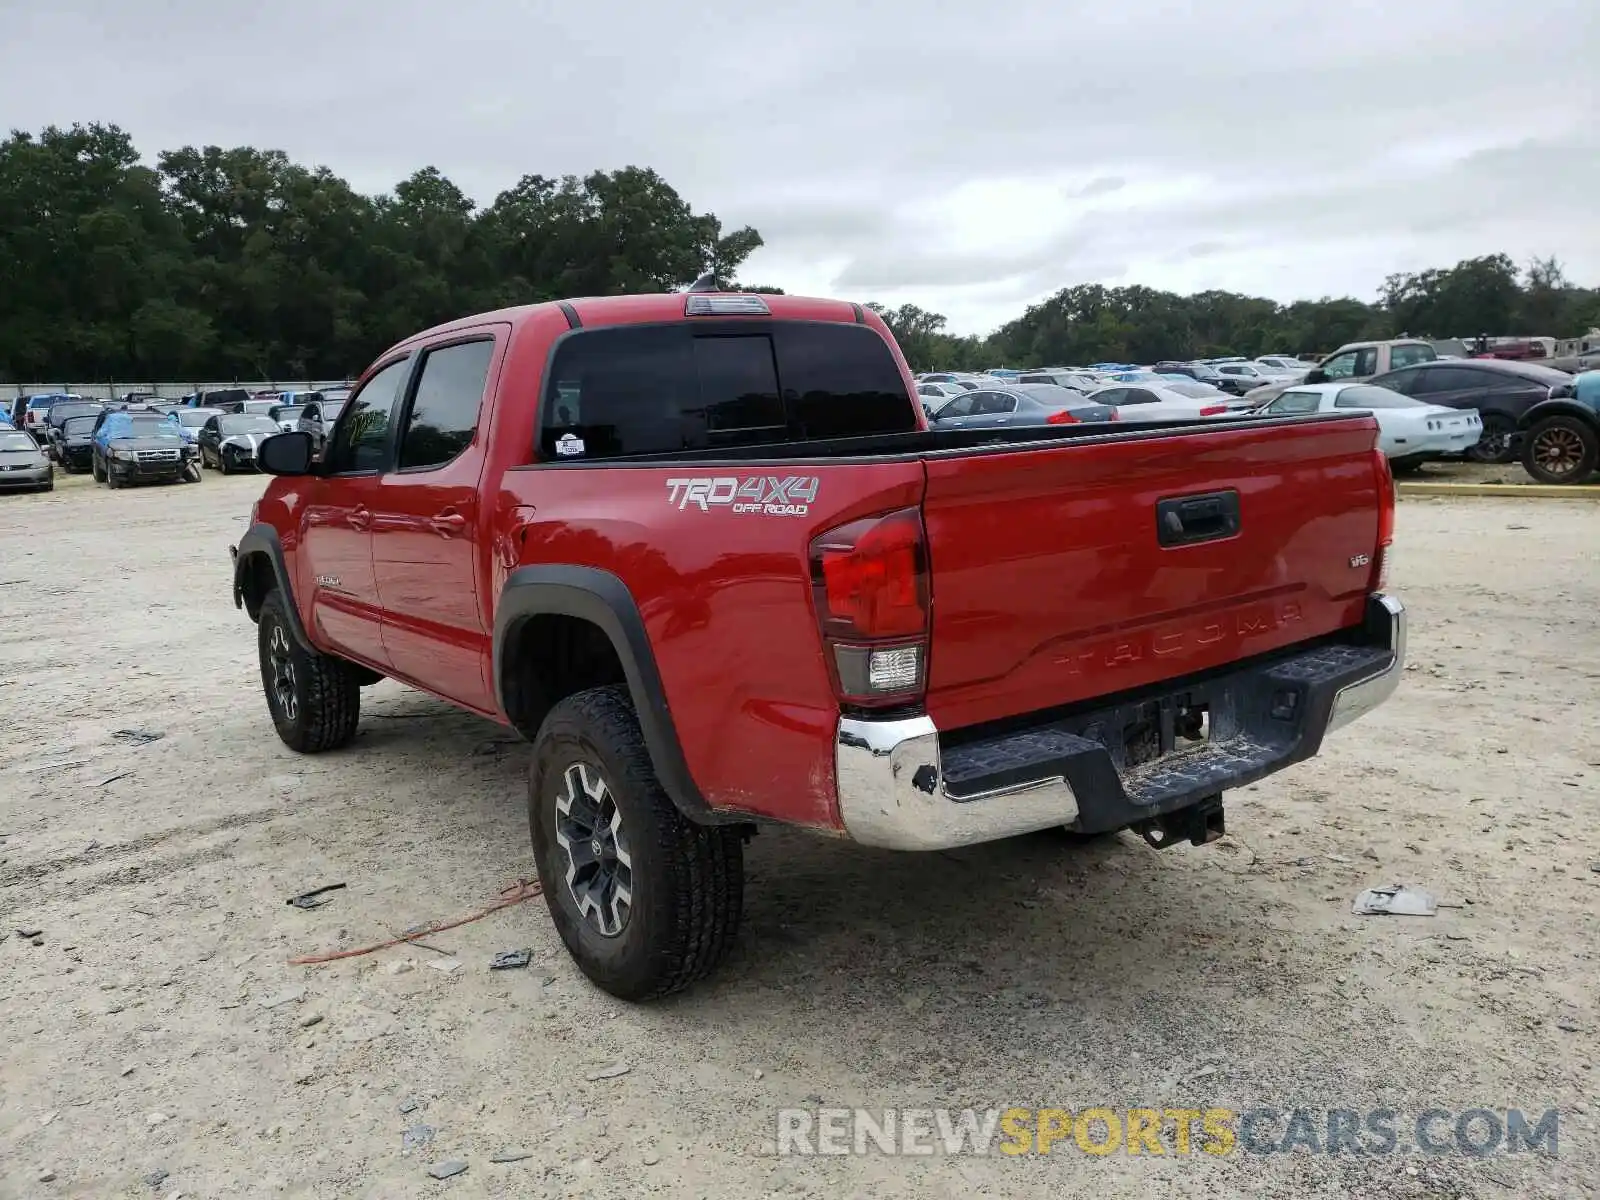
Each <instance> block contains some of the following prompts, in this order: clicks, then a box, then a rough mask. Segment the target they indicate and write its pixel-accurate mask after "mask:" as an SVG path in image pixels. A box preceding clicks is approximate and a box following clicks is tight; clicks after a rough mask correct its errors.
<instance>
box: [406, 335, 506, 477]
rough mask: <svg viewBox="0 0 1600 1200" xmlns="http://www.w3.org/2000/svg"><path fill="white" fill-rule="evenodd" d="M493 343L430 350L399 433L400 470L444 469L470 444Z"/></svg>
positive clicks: (471, 343)
mask: <svg viewBox="0 0 1600 1200" xmlns="http://www.w3.org/2000/svg"><path fill="white" fill-rule="evenodd" d="M493 356H494V342H493V341H492V340H487V339H486V340H483V341H476V342H461V343H458V344H457V345H454V346H441V347H440V348H439V349H437V350H429V351H428V352H427V354H426V355H425V356H424V357H423V359H422V375H421V378H420V379H419V380H418V382H417V390H416V394H415V395H414V396H413V397H412V398H411V407H410V409H409V411H408V412H407V413H406V423H405V428H404V429H403V430H401V433H400V463H399V465H400V469H401V470H402V471H407V470H427V469H430V468H432V467H442V466H444V465H445V464H446V463H448V462H449V461H450V460H451V459H453V458H455V457H456V455H458V454H460V453H461V452H462V451H463V450H465V449H466V448H467V446H468V445H469V444H470V443H471V442H472V435H473V434H474V433H475V432H476V431H477V428H478V408H479V406H480V405H481V404H482V402H483V387H484V384H485V383H486V382H487V381H488V378H489V360H490V359H491V358H492V357H493Z"/></svg>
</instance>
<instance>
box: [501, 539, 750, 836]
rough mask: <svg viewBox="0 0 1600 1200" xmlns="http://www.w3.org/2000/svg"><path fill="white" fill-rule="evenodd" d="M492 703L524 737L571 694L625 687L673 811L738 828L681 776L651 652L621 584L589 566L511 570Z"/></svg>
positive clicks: (686, 774)
mask: <svg viewBox="0 0 1600 1200" xmlns="http://www.w3.org/2000/svg"><path fill="white" fill-rule="evenodd" d="M493 671H494V687H495V696H496V699H497V700H498V702H499V704H500V709H501V711H502V712H504V713H505V714H506V716H507V717H508V718H509V719H510V721H511V723H512V725H513V726H514V727H516V728H517V730H518V731H519V732H521V733H522V734H523V735H524V736H525V737H528V738H529V739H532V738H533V736H534V735H535V734H537V732H538V725H539V723H540V722H542V721H543V719H544V715H545V714H546V713H548V712H549V710H550V709H551V708H552V707H554V705H555V704H557V703H559V702H560V701H561V700H563V699H565V698H566V697H567V696H570V695H572V694H574V693H575V692H578V691H582V690H585V689H587V688H589V687H598V686H603V685H605V684H608V683H622V684H625V685H626V686H627V689H628V694H629V696H630V697H631V699H632V701H633V707H634V712H635V714H636V715H637V717H638V720H639V728H640V731H641V732H642V733H643V735H644V742H645V747H646V749H647V750H648V751H649V753H650V761H651V764H652V765H653V766H654V768H655V772H656V777H657V778H658V779H659V780H660V782H661V786H662V788H663V789H664V790H665V791H666V793H667V795H668V796H669V797H670V798H671V800H672V802H673V804H674V805H676V806H677V808H678V811H679V812H681V813H682V814H683V815H684V816H685V817H687V818H688V819H690V820H692V821H695V822H698V823H700V824H714V823H724V822H733V821H736V820H737V821H747V820H748V819H749V818H748V817H736V816H734V815H728V816H723V815H722V814H719V813H717V812H715V811H713V810H712V809H711V807H710V806H709V805H708V804H707V803H706V800H705V797H704V796H703V795H702V794H701V792H700V789H699V787H698V786H697V785H696V784H695V782H694V777H693V776H692V775H691V774H690V771H689V764H688V762H687V761H686V760H685V759H684V756H683V747H682V744H681V743H680V742H679V740H678V733H677V729H676V727H675V725H674V724H673V720H672V713H671V711H670V710H669V708H668V706H667V698H666V692H665V690H664V689H663V687H662V683H661V674H660V671H659V670H658V668H657V666H656V660H655V652H654V651H653V650H652V648H651V646H650V637H649V634H648V633H647V632H646V631H645V627H644V619H643V618H642V617H641V616H640V615H639V606H638V605H637V604H636V603H635V602H634V599H633V596H632V594H631V593H630V592H629V591H628V588H627V585H626V584H624V583H623V582H622V580H621V579H619V578H617V576H615V575H613V574H612V573H611V572H609V571H602V570H600V569H598V568H595V567H579V566H567V565H540V566H527V567H519V568H517V569H516V570H514V571H512V572H511V574H510V575H509V576H508V577H507V579H506V582H505V585H504V587H502V588H501V591H500V598H499V603H498V604H497V606H496V608H495V619H494V655H493Z"/></svg>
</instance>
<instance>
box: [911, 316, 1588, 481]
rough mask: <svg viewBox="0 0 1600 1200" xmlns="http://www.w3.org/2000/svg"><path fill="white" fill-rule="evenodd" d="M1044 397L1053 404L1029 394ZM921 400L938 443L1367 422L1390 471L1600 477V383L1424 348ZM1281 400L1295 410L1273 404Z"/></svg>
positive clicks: (1060, 377)
mask: <svg viewBox="0 0 1600 1200" xmlns="http://www.w3.org/2000/svg"><path fill="white" fill-rule="evenodd" d="M1039 386H1044V387H1048V388H1051V389H1055V390H1054V391H1052V392H1050V393H1049V394H1048V396H1047V397H1046V396H1040V395H1036V394H1032V393H1030V391H1029V390H1028V389H1029V388H1030V387H1039ZM917 392H918V396H919V399H920V400H921V402H922V408H923V412H924V414H925V415H926V416H927V418H928V423H929V426H930V427H931V428H933V429H940V428H947V427H972V426H973V425H992V426H1005V425H1038V424H1061V423H1066V422H1067V421H1068V420H1069V417H1068V416H1067V415H1063V414H1070V420H1071V421H1073V422H1081V421H1089V420H1116V421H1132V420H1146V421H1160V420H1179V419H1190V420H1192V419H1201V418H1234V417H1239V416H1242V415H1249V414H1260V415H1264V416H1277V415H1288V414H1291V413H1297V412H1320V411H1324V410H1325V409H1327V408H1370V409H1372V411H1374V413H1375V414H1377V415H1378V420H1379V425H1380V427H1381V428H1383V429H1384V431H1385V433H1384V445H1385V451H1386V453H1388V454H1389V455H1390V457H1391V460H1392V462H1393V465H1394V466H1395V468H1396V469H1401V470H1403V469H1406V468H1408V467H1413V466H1416V465H1418V464H1420V463H1423V462H1428V461H1432V460H1435V459H1438V458H1449V457H1464V458H1467V459H1470V460H1472V461H1475V462H1480V463H1498V464H1504V463H1510V462H1513V461H1516V460H1518V459H1519V458H1520V459H1521V461H1522V465H1523V466H1524V468H1525V469H1526V470H1527V472H1528V474H1529V475H1530V476H1532V478H1533V479H1535V480H1536V481H1538V482H1540V483H1558V484H1560V483H1581V482H1583V481H1585V480H1587V479H1588V478H1589V477H1590V476H1592V475H1594V473H1595V472H1596V471H1597V470H1600V371H1591V372H1587V373H1584V374H1580V375H1577V376H1573V375H1569V374H1567V373H1566V372H1564V371H1561V370H1557V369H1555V368H1553V367H1550V366H1547V365H1545V364H1542V363H1537V362H1529V361H1522V360H1516V359H1500V358H1492V357H1474V358H1457V357H1442V356H1440V355H1439V353H1438V352H1437V350H1436V349H1435V347H1434V345H1433V344H1431V343H1429V342H1426V341H1423V340H1421V339H1417V338H1395V339H1390V340H1387V341H1371V342H1354V343H1350V344H1348V345H1345V346H1341V347H1339V349H1337V350H1336V351H1334V352H1333V353H1332V354H1330V355H1328V356H1327V357H1326V358H1324V359H1323V360H1322V361H1321V362H1320V363H1316V364H1313V363H1308V362H1306V361H1305V360H1303V359H1298V358H1293V357H1290V356H1287V355H1263V356H1262V357H1261V358H1258V359H1254V360H1246V359H1243V358H1230V359H1209V360H1197V361H1190V362H1179V361H1176V360H1167V361H1160V362H1157V363H1155V364H1153V365H1152V366H1150V367H1139V366H1138V365H1136V364H1132V363H1109V362H1106V363H1093V364H1091V365H1090V366H1088V367H1044V368H1037V369H1032V370H1026V371H1021V370H1015V369H1010V368H994V369H993V370H991V371H987V372H981V373H974V372H949V371H947V372H936V373H929V374H925V375H922V376H919V377H918V383H917ZM1291 393H1292V395H1291ZM1284 396H1290V399H1289V400H1288V402H1287V403H1286V404H1279V403H1277V402H1278V401H1279V400H1280V399H1281V398H1282V397H1284ZM1041 401H1047V403H1040V402H1041ZM1102 414H1103V415H1102Z"/></svg>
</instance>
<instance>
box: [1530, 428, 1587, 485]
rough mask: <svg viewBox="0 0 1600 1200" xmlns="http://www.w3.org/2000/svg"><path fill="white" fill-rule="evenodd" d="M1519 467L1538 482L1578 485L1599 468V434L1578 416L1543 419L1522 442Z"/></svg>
mask: <svg viewBox="0 0 1600 1200" xmlns="http://www.w3.org/2000/svg"><path fill="white" fill-rule="evenodd" d="M1522 465H1523V467H1524V468H1526V469H1527V472H1528V474H1529V475H1531V476H1533V478H1534V479H1536V480H1537V481H1538V482H1540V483H1557V484H1561V483H1582V482H1583V481H1584V480H1585V479H1587V478H1588V477H1589V476H1591V475H1593V474H1594V472H1595V467H1596V466H1597V465H1600V433H1597V432H1596V430H1595V427H1594V426H1593V425H1590V424H1588V423H1587V422H1585V421H1583V420H1581V419H1579V418H1578V417H1546V418H1545V419H1544V420H1542V421H1540V422H1539V423H1538V424H1537V425H1535V426H1534V427H1533V428H1532V429H1530V430H1529V431H1528V434H1527V437H1526V438H1525V439H1524V440H1523V443H1522Z"/></svg>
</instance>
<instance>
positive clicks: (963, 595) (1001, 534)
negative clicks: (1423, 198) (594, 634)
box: [490, 414, 1378, 828]
mask: <svg viewBox="0 0 1600 1200" xmlns="http://www.w3.org/2000/svg"><path fill="white" fill-rule="evenodd" d="M1376 432H1377V431H1376V425H1375V423H1374V422H1373V420H1372V418H1371V417H1370V416H1368V415H1365V414H1351V415H1349V416H1345V415H1336V416H1331V417H1330V416H1320V415H1313V416H1308V417H1293V418H1285V419H1273V420H1263V419H1241V420H1226V421H1206V422H1177V423H1173V424H1170V425H1141V426H1139V427H1137V428H1134V429H1128V428H1116V427H1111V428H1105V427H1091V426H1083V427H1071V426H1069V427H1065V428H1061V427H1044V428H1039V429H1021V430H1005V431H1000V432H998V433H997V432H996V431H992V430H961V431H944V432H937V433H936V432H930V431H918V432H913V433H905V434H893V435H886V436H879V437H873V438H857V439H846V440H840V441H838V442H823V443H818V442H808V443H802V444H796V445H771V446H762V445H754V446H748V447H742V448H739V449H736V450H735V449H724V450H713V451H704V452H690V453H678V454H662V455H641V456H636V457H630V458H612V459H608V460H606V461H605V462H604V463H603V464H602V463H584V462H574V463H561V462H545V463H540V464H537V465H530V466H525V467H516V468H513V469H511V470H509V471H507V472H506V474H505V475H504V476H503V485H502V492H501V498H500V500H499V502H498V503H499V504H500V506H501V507H502V509H503V510H505V511H512V510H515V511H520V512H530V511H536V513H537V515H536V517H535V518H534V519H533V520H532V521H531V522H530V523H529V524H527V526H526V528H525V532H524V533H523V534H522V535H521V536H522V549H521V561H522V562H523V563H539V562H551V563H575V564H583V565H586V566H589V567H594V568H598V569H600V570H603V571H606V572H609V573H611V574H614V575H615V576H616V577H617V578H618V580H619V581H620V582H621V583H622V584H623V585H624V586H625V587H626V589H627V591H628V592H629V593H630V594H631V595H633V596H635V597H638V598H639V606H640V618H641V620H642V623H643V626H644V632H645V634H646V635H647V637H648V639H649V643H650V646H651V649H652V652H653V654H654V656H655V658H656V661H657V664H658V666H659V671H660V677H661V680H662V689H663V692H664V702H665V708H666V710H667V712H668V713H669V714H670V720H671V721H672V723H673V725H674V727H675V730H676V735H677V739H678V741H679V742H680V743H681V745H682V747H683V751H684V756H685V760H686V765H687V767H688V769H689V772H690V773H691V774H692V776H693V778H694V779H695V780H696V781H697V783H698V785H699V787H700V789H701V791H702V792H703V793H704V799H705V801H706V802H707V804H709V805H710V806H711V807H713V808H722V809H729V810H735V811H749V812H765V813H767V814H768V815H774V816H781V818H782V819H785V820H789V821H794V822H799V823H804V824H814V825H817V826H822V827H833V828H837V823H838V813H837V809H836V801H835V796H836V791H837V789H836V786H835V779H834V773H835V764H834V742H835V738H836V735H837V726H838V721H839V717H840V704H839V701H838V700H837V698H836V696H835V693H834V688H833V684H832V682H831V680H830V676H829V669H828V666H827V664H826V662H825V660H824V655H823V653H822V650H821V644H820V640H819V634H818V617H817V610H816V606H815V599H814V596H813V588H812V579H811V571H810V561H809V549H810V546H811V543H812V540H813V539H814V538H815V537H816V536H817V535H818V534H819V533H821V532H823V531H824V530H828V529H832V528H835V527H837V526H839V525H841V524H843V523H846V522H849V521H853V520H856V519H858V518H862V517H867V516H870V515H874V514H881V513H885V512H889V511H893V510H896V509H902V508H909V507H917V508H919V509H920V510H921V513H922V519H923V521H924V524H925V527H926V535H927V544H928V555H929V560H930V561H929V578H930V590H931V612H932V628H931V640H930V646H929V650H928V679H927V684H928V686H927V692H926V697H925V711H926V712H927V714H928V715H929V716H931V717H932V718H933V719H934V720H935V721H936V723H937V724H938V727H939V729H940V730H941V731H943V732H945V733H947V734H955V733H957V732H958V731H960V730H961V729H962V728H964V727H977V726H982V725H984V724H985V723H988V722H993V721H997V720H1004V719H1008V718H1017V717H1020V716H1023V715H1025V714H1028V713H1034V712H1038V711H1042V710H1048V709H1052V708H1057V707H1059V706H1063V705H1070V704H1072V703H1074V702H1078V701H1082V700H1085V699H1088V698H1090V697H1093V696H1097V695H1106V694H1109V693H1115V692H1121V691H1125V690H1128V689H1133V688H1137V687H1139V686H1141V685H1142V684H1148V683H1153V682H1156V681H1159V680H1163V679H1171V678H1176V677H1179V676H1183V675H1186V674H1190V673H1193V672H1197V671H1204V670H1206V669H1208V668H1212V667H1216V666H1220V665H1222V664H1225V663H1228V662H1231V661H1234V660H1237V659H1241V658H1245V657H1248V656H1250V655H1259V654H1265V653H1267V652H1270V651H1274V650H1277V649H1280V648H1283V647H1286V646H1290V645H1293V644H1297V643H1301V642H1307V641H1311V640H1313V639H1316V638H1318V637H1319V636H1322V635H1326V634H1329V633H1332V632H1333V631H1335V630H1338V629H1341V628H1346V627H1350V626H1354V625H1359V624H1360V623H1361V620H1362V612H1363V605H1364V603H1365V597H1366V594H1367V587H1368V582H1369V573H1368V571H1367V570H1361V569H1355V568H1353V567H1352V565H1351V559H1352V557H1353V556H1356V555H1358V554H1370V553H1371V552H1372V550H1373V548H1374V545H1375V543H1376V538H1377V532H1378V531H1377V525H1378V497H1377V493H1376V479H1375V475H1374V460H1373V447H1374V444H1375V441H1376ZM794 479H801V480H804V481H808V486H809V487H810V488H811V489H813V490H812V496H813V498H812V499H811V500H810V501H809V502H807V503H805V504H803V505H800V506H795V507H793V508H790V509H788V510H785V511H783V512H781V514H778V515H775V514H771V513H766V512H761V511H740V510H739V509H738V508H736V507H735V506H734V505H733V504H731V503H722V504H718V503H716V502H712V503H709V504H705V505H702V504H700V503H698V502H696V501H694V500H693V499H692V498H691V489H692V488H696V487H698V488H700V489H701V492H700V494H701V495H705V494H706V492H705V489H706V488H707V487H709V486H710V485H712V484H714V483H715V484H716V485H717V486H718V487H719V488H720V489H721V493H720V494H721V495H722V496H723V497H724V498H725V500H726V499H731V498H732V496H733V493H734V491H735V489H736V488H738V487H746V486H751V485H753V484H754V483H755V482H756V481H760V483H761V485H762V487H770V485H772V484H778V485H780V486H782V485H784V484H785V481H789V480H794ZM1220 491H1229V492H1233V493H1236V494H1237V498H1238V510H1239V529H1238V531H1237V533H1235V534H1231V535H1229V536H1227V537H1225V538H1221V539H1217V540H1211V541H1203V542H1198V543H1194V544H1189V545H1183V546H1177V547H1164V546H1161V545H1160V544H1159V543H1158V533H1157V505H1158V504H1159V503H1161V502H1162V501H1163V500H1165V499H1169V498H1172V497H1179V498H1181V497H1184V496H1192V495H1194V494H1196V493H1211V492H1220ZM756 507H757V508H759V507H760V506H756ZM497 570H498V569H497ZM504 578H505V576H504V574H503V573H500V574H498V577H497V578H494V579H491V580H490V586H491V588H492V589H493V590H496V591H497V590H498V587H499V586H500V583H501V582H503V580H504Z"/></svg>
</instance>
